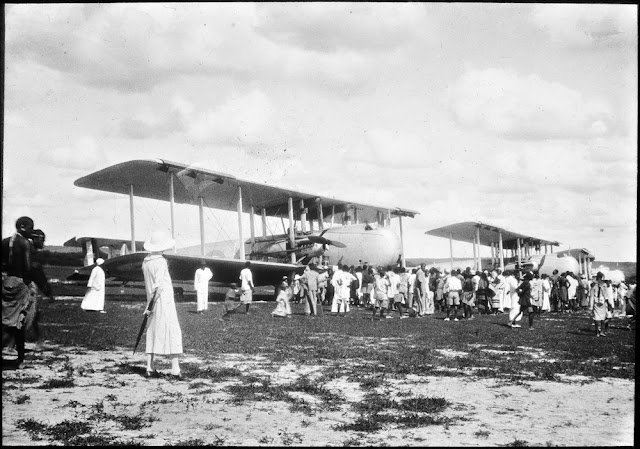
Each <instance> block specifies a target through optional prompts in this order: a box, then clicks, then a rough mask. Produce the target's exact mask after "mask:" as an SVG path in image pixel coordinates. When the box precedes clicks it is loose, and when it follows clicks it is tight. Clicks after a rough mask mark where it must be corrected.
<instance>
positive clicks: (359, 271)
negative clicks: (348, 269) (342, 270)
mask: <svg viewBox="0 0 640 449" xmlns="http://www.w3.org/2000/svg"><path fill="white" fill-rule="evenodd" d="M356 278H357V279H358V289H357V290H356V296H357V306H358V307H362V306H364V301H363V296H364V292H363V291H362V289H363V285H362V279H363V276H362V267H361V266H357V267H356Z"/></svg>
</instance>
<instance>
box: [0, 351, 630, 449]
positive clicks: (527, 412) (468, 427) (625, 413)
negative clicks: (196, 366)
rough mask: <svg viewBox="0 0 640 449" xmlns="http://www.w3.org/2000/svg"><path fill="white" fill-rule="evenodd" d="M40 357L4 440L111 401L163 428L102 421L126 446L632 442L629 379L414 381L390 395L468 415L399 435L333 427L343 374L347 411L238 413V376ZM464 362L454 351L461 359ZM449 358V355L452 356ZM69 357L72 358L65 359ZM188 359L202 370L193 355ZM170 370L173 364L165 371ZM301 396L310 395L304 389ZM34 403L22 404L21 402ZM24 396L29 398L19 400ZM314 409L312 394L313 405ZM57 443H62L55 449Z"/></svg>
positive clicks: (16, 441)
mask: <svg viewBox="0 0 640 449" xmlns="http://www.w3.org/2000/svg"><path fill="white" fill-rule="evenodd" d="M27 347H28V348H30V349H32V350H33V352H32V356H28V359H27V362H26V364H25V366H24V367H23V368H22V369H20V370H5V371H3V374H2V378H3V395H2V444H3V445H49V444H52V443H51V442H49V441H47V440H46V439H44V440H36V441H33V440H32V439H31V437H30V436H29V434H28V433H27V432H25V431H24V430H21V429H18V428H17V427H16V421H18V420H19V419H29V418H32V419H35V420H38V421H41V422H44V423H46V424H49V425H52V424H57V423H59V422H62V421H64V420H74V419H80V420H82V419H83V418H86V416H88V414H89V413H90V412H91V410H92V406H94V405H95V404H98V403H100V401H102V402H103V404H104V410H105V412H108V413H113V414H127V415H135V414H137V413H139V412H140V410H141V408H140V407H141V405H142V404H143V403H145V402H146V403H147V405H146V406H144V408H143V409H142V410H143V412H144V414H145V415H146V416H153V417H154V418H155V419H156V420H155V421H153V422H152V423H151V424H150V426H149V427H146V428H143V429H141V430H135V431H126V430H121V428H120V427H118V426H116V425H115V423H114V422H109V421H104V422H102V421H101V422H94V423H95V424H94V430H95V431H96V432H102V433H104V434H110V435H113V436H116V437H118V438H119V439H121V440H129V439H131V438H134V439H135V440H136V441H138V442H140V443H142V444H144V445H165V444H176V443H179V442H185V441H187V440H189V439H200V440H202V442H205V443H207V444H212V445H239V446H253V445H279V446H281V445H293V446H299V445H305V446H325V445H332V446H343V445H345V444H349V445H356V444H359V445H366V446H379V445H391V446H399V445H410V446H498V445H506V444H510V443H514V441H515V440H520V442H526V444H528V445H571V446H601V445H602V446H618V445H629V446H630V445H633V443H634V395H635V385H634V383H633V382H632V381H628V380H621V379H615V378H605V379H601V380H598V381H595V380H592V379H587V378H564V379H563V381H562V382H550V381H535V382H531V381H528V382H526V383H524V384H519V385H515V384H513V383H510V382H504V381H501V380H498V379H485V378H482V379H478V378H474V377H471V376H468V377H433V376H428V377H418V376H413V375H410V376H407V377H405V378H401V379H400V378H399V379H389V378H388V379H387V381H388V384H390V386H389V385H387V386H386V387H381V388H382V389H379V391H380V392H383V391H386V392H388V394H389V395H390V396H393V397H395V396H397V395H398V394H400V396H398V397H402V394H403V393H404V392H411V393H412V396H418V395H422V396H428V397H444V398H446V399H447V400H449V401H450V402H451V403H452V406H451V407H449V408H448V409H447V410H445V411H444V412H443V413H442V415H443V416H447V417H458V418H463V419H461V420H458V421H456V422H455V424H452V425H450V426H441V425H440V426H428V427H423V428H413V429H398V428H395V426H393V425H390V426H387V428H385V430H381V431H378V432H374V433H361V432H345V431H338V430H334V428H333V426H334V425H336V424H340V423H348V422H353V420H354V419H355V418H356V414H355V413H354V412H353V411H352V410H351V409H350V405H349V402H352V401H359V400H361V399H362V397H363V395H364V392H363V391H362V390H361V389H360V386H359V384H358V383H353V382H349V381H347V379H346V378H338V379H335V380H333V381H332V382H330V383H329V384H328V385H327V387H329V388H330V389H331V390H332V391H335V392H339V393H340V394H342V395H343V396H344V397H345V398H346V399H347V403H345V404H344V405H342V406H341V409H340V410H339V411H318V412H316V413H315V414H314V415H313V416H308V415H305V414H303V413H300V412H291V411H289V404H287V403H284V402H256V403H245V404H243V405H234V404H233V403H232V402H231V395H230V394H229V393H227V392H225V391H223V390H224V388H225V387H226V386H228V385H230V384H234V383H239V381H237V380H235V379H229V380H227V381H222V382H219V381H218V382H212V381H211V380H209V379H194V378H188V379H184V380H180V381H176V380H170V379H168V378H160V379H146V378H144V377H143V376H142V375H141V374H138V373H137V372H136V373H132V374H118V371H119V369H118V367H119V365H120V364H121V363H124V364H127V366H133V367H136V369H137V370H138V371H139V372H142V371H143V369H144V354H136V355H135V356H132V354H131V351H130V350H125V349H122V350H118V351H112V352H92V351H85V350H84V349H81V348H65V349H64V352H62V353H61V352H60V349H61V348H57V347H56V346H54V345H51V344H48V343H47V342H45V343H44V344H42V345H40V346H38V347H36V346H35V345H33V344H31V345H29V344H28V346H27ZM456 355H457V354H456ZM446 356H451V354H447V355H446ZM65 357H68V360H66V359H65ZM183 360H184V361H185V362H192V363H204V362H202V360H200V359H198V358H196V357H189V356H188V354H187V356H186V357H185V358H184V359H183ZM207 364H208V365H210V366H211V367H213V368H221V367H223V366H224V367H235V368H238V369H240V370H241V371H242V373H243V375H245V376H247V375H249V374H254V375H256V376H261V377H262V376H269V377H271V379H272V381H273V382H274V383H279V382H290V381H292V380H295V379H296V378H297V377H298V376H299V375H301V374H309V375H310V376H311V377H313V375H315V374H318V375H319V374H320V373H322V372H323V369H326V367H323V366H308V365H305V366H302V367H298V366H294V365H286V364H284V365H275V366H274V365H273V364H271V363H270V362H268V361H267V360H266V359H263V358H260V357H249V356H245V355H242V354H235V355H226V356H225V357H224V360H222V359H220V360H213V361H209V362H207ZM159 368H160V371H161V372H164V373H168V372H169V365H168V362H163V364H160V365H159ZM70 369H73V371H72V378H73V379H74V383H75V385H74V386H73V387H70V388H68V387H67V388H53V389H48V390H46V389H39V388H37V387H38V386H39V385H42V384H43V383H44V382H45V381H46V380H48V379H53V378H56V379H64V378H65V377H66V376H68V375H69V372H70ZM300 395H301V396H304V394H302V393H300ZM25 396H28V399H27V400H26V401H25V402H23V403H20V402H22V400H24V397H25ZM20 398H22V400H21V399H20ZM305 399H307V400H310V401H313V398H305ZM54 444H57V443H54Z"/></svg>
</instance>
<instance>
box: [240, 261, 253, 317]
mask: <svg viewBox="0 0 640 449" xmlns="http://www.w3.org/2000/svg"><path fill="white" fill-rule="evenodd" d="M239 279H240V302H241V303H242V304H244V313H246V314H248V313H249V306H251V302H253V291H254V289H255V287H254V286H253V274H252V273H251V262H249V261H246V262H245V264H244V268H243V269H242V271H240V277H239Z"/></svg>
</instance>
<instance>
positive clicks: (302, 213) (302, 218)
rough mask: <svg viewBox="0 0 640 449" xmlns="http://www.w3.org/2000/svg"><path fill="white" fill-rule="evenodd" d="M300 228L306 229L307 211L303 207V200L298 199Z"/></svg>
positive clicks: (304, 230)
mask: <svg viewBox="0 0 640 449" xmlns="http://www.w3.org/2000/svg"><path fill="white" fill-rule="evenodd" d="M300 230H301V231H302V232H303V233H304V232H306V231H307V212H306V210H305V208H304V200H300Z"/></svg>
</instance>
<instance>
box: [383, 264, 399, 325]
mask: <svg viewBox="0 0 640 449" xmlns="http://www.w3.org/2000/svg"><path fill="white" fill-rule="evenodd" d="M395 270H397V268H395V267H392V266H391V265H389V266H388V267H387V272H386V273H385V275H384V276H385V278H386V279H387V282H388V287H387V303H388V304H389V308H388V311H389V313H388V314H387V318H389V319H391V318H393V317H392V316H391V314H392V313H393V309H394V307H395V305H396V304H395V297H396V294H397V293H398V280H399V276H398V275H397V274H396V272H395Z"/></svg>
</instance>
